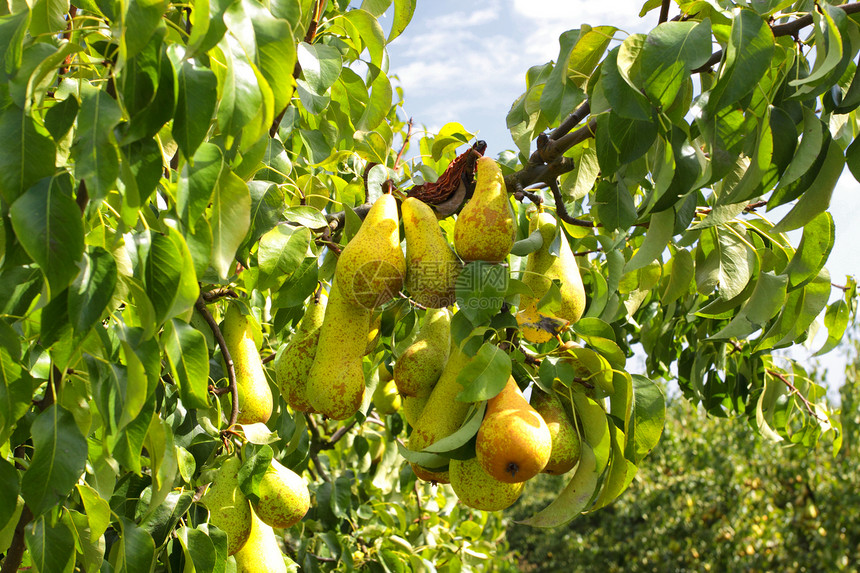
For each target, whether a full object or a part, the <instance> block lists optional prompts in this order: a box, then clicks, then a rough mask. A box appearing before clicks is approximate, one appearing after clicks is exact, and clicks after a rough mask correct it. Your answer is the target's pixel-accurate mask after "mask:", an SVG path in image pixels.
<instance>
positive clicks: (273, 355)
mask: <svg viewBox="0 0 860 573" xmlns="http://www.w3.org/2000/svg"><path fill="white" fill-rule="evenodd" d="M277 355H278V353H277V352H272V353H271V354H269V355H268V356H266V357H265V358H263V364H268V363H269V362H271V361H272V360H274V359H275V357H276V356H277Z"/></svg>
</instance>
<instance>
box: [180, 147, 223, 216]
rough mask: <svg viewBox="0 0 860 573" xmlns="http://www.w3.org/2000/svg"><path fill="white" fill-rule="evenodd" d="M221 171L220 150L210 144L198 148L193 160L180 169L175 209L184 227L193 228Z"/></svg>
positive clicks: (215, 185)
mask: <svg viewBox="0 0 860 573" xmlns="http://www.w3.org/2000/svg"><path fill="white" fill-rule="evenodd" d="M223 168H224V156H223V154H222V153H221V149H220V148H219V147H218V146H217V145H214V144H212V143H204V144H202V145H199V146H198V147H197V151H196V152H195V153H194V157H193V158H192V159H191V160H190V161H189V162H188V164H187V165H186V166H185V167H184V168H183V169H182V173H181V174H180V176H179V185H178V186H177V190H176V207H177V210H178V211H179V216H180V217H181V218H182V222H183V224H185V226H186V227H187V228H190V229H192V228H194V226H195V225H196V224H197V219H199V218H200V216H201V215H202V214H203V213H204V211H206V207H207V206H208V205H209V201H210V200H211V199H212V194H213V192H214V190H215V189H216V188H217V186H218V180H219V178H220V176H221V170H222V169H223Z"/></svg>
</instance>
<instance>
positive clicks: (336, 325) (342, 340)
mask: <svg viewBox="0 0 860 573" xmlns="http://www.w3.org/2000/svg"><path fill="white" fill-rule="evenodd" d="M370 314H371V311H370V310H369V309H368V308H365V307H363V306H358V305H355V304H353V303H350V302H348V301H346V300H345V299H344V298H343V296H341V291H340V283H339V282H335V284H334V285H332V288H331V292H329V299H328V305H327V306H326V309H325V318H324V319H323V324H322V327H320V339H319V342H318V343H317V352H316V355H315V356H314V363H313V365H312V366H311V370H310V372H309V373H308V383H307V397H308V401H309V402H310V404H311V407H313V409H314V410H316V411H317V412H319V413H320V414H324V415H326V416H328V417H329V418H332V419H334V420H345V419H346V418H349V417H350V416H352V415H353V414H355V413H356V412H357V411H358V409H359V408H360V407H361V403H362V401H363V400H364V389H365V385H364V370H363V369H362V367H361V359H362V356H363V355H364V351H365V349H366V348H367V332H368V330H369V328H370Z"/></svg>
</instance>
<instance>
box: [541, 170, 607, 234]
mask: <svg viewBox="0 0 860 573" xmlns="http://www.w3.org/2000/svg"><path fill="white" fill-rule="evenodd" d="M548 183H549V188H550V189H552V197H553V199H555V212H556V214H557V215H558V218H559V219H561V220H562V221H564V222H565V223H568V224H570V225H576V226H577V227H596V226H597V224H596V223H594V222H593V221H584V220H583V219H577V218H576V217H571V216H570V215H568V213H567V207H565V206H564V198H563V197H562V196H561V189H559V188H558V181H556V180H555V179H553V180H552V181H549V182H548Z"/></svg>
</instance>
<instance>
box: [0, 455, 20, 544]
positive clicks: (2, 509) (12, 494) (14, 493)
mask: <svg viewBox="0 0 860 573" xmlns="http://www.w3.org/2000/svg"><path fill="white" fill-rule="evenodd" d="M20 488H21V478H20V477H19V476H18V470H16V469H15V466H14V465H12V464H10V463H9V462H7V461H6V460H4V459H0V530H2V529H3V528H4V527H6V524H7V523H9V521H10V520H11V518H12V514H13V513H15V507H16V506H17V505H18V491H19V490H20Z"/></svg>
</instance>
